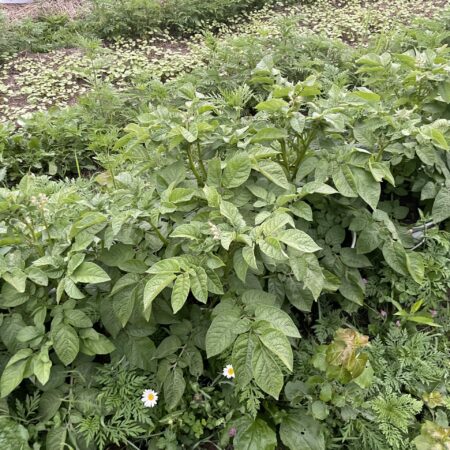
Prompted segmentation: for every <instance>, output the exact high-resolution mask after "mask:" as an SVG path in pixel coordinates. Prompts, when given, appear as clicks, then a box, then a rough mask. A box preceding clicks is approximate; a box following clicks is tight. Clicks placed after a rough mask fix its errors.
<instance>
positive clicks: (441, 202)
mask: <svg viewBox="0 0 450 450" xmlns="http://www.w3.org/2000/svg"><path fill="white" fill-rule="evenodd" d="M431 215H432V216H433V221H434V222H435V223H439V222H442V221H444V220H447V219H448V218H449V217H450V187H447V186H444V187H442V188H441V190H440V191H439V192H438V194H437V196H436V199H435V200H434V204H433V211H432V213H431Z"/></svg>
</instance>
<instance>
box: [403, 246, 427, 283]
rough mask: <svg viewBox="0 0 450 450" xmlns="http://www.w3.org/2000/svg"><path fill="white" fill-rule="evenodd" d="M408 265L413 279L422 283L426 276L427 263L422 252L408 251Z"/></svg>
mask: <svg viewBox="0 0 450 450" xmlns="http://www.w3.org/2000/svg"><path fill="white" fill-rule="evenodd" d="M406 267H407V268H408V272H409V273H410V274H411V277H412V278H413V280H414V281H415V282H416V283H418V284H422V283H423V280H424V277H425V264H424V261H423V257H422V255H421V254H420V253H414V252H409V253H406Z"/></svg>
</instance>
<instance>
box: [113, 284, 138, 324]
mask: <svg viewBox="0 0 450 450" xmlns="http://www.w3.org/2000/svg"><path fill="white" fill-rule="evenodd" d="M135 300H136V297H135V295H134V290H133V289H127V290H126V291H122V292H120V293H119V294H116V295H114V297H113V298H112V301H111V302H112V309H113V311H114V314H115V315H116V317H117V318H118V319H119V321H120V324H121V325H122V328H124V327H125V325H126V324H127V323H128V321H129V320H130V317H131V314H132V312H133V308H134V304H135Z"/></svg>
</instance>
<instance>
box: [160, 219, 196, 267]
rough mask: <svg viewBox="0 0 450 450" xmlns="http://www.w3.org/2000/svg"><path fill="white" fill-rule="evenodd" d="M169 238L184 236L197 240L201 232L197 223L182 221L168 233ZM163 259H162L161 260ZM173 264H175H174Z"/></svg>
mask: <svg viewBox="0 0 450 450" xmlns="http://www.w3.org/2000/svg"><path fill="white" fill-rule="evenodd" d="M170 237H171V238H186V239H191V240H193V241H198V240H199V239H201V238H202V232H201V230H200V227H199V225H198V224H197V223H195V224H194V223H183V224H182V225H179V226H177V227H176V228H175V230H173V231H172V233H170ZM163 261H164V260H163ZM174 265H175V264H174Z"/></svg>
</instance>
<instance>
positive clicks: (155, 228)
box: [149, 220, 169, 245]
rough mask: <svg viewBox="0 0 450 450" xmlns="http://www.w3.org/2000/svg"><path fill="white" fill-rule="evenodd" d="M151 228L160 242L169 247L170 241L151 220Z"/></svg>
mask: <svg viewBox="0 0 450 450" xmlns="http://www.w3.org/2000/svg"><path fill="white" fill-rule="evenodd" d="M149 223H150V226H151V227H152V229H153V231H154V232H155V233H156V235H157V236H158V238H159V240H160V241H161V242H162V243H163V244H164V245H167V244H168V243H169V241H168V240H167V239H166V238H165V237H164V236H163V235H162V234H161V232H160V231H159V230H158V228H157V227H156V226H155V225H154V224H153V222H152V221H151V220H149Z"/></svg>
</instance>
